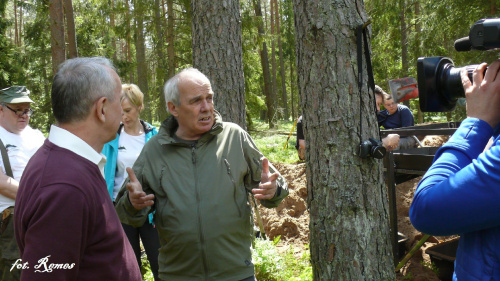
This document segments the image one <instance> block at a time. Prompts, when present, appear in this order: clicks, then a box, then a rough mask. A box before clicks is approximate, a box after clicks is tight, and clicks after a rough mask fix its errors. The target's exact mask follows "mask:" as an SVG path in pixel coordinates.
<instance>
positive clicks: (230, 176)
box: [224, 159, 241, 218]
mask: <svg viewBox="0 0 500 281" xmlns="http://www.w3.org/2000/svg"><path fill="white" fill-rule="evenodd" d="M224 163H225V164H226V169H227V174H228V175H229V178H230V179H231V182H232V183H233V187H234V190H233V201H234V204H235V205H236V209H237V210H238V215H239V216H240V218H241V210H240V207H239V206H238V202H237V201H236V188H237V186H236V182H235V181H234V178H233V175H232V174H231V167H230V166H229V162H228V161H227V159H224Z"/></svg>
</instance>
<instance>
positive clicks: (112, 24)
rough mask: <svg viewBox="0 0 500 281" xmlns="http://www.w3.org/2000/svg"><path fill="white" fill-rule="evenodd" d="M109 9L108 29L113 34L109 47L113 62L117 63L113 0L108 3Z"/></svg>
mask: <svg viewBox="0 0 500 281" xmlns="http://www.w3.org/2000/svg"><path fill="white" fill-rule="evenodd" d="M109 6H110V7H109V8H110V9H111V12H110V14H109V25H110V28H111V30H112V32H113V36H112V37H111V46H112V47H113V61H117V60H118V57H117V55H116V54H117V53H118V49H117V47H116V36H115V0H110V1H109Z"/></svg>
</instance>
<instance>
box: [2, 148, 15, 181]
mask: <svg viewBox="0 0 500 281" xmlns="http://www.w3.org/2000/svg"><path fill="white" fill-rule="evenodd" d="M0 152H1V153H2V160H3V166H4V168H5V173H7V176H9V177H11V178H14V175H13V174H12V169H11V167H10V161H9V155H7V149H6V148H5V145H4V144H3V142H2V140H1V139H0Z"/></svg>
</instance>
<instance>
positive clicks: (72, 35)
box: [63, 0, 78, 58]
mask: <svg viewBox="0 0 500 281" xmlns="http://www.w3.org/2000/svg"><path fill="white" fill-rule="evenodd" d="M63 1H64V13H65V15H66V25H67V29H68V30H67V33H68V48H69V53H68V57H69V58H76V57H78V51H77V48H76V46H77V45H76V31H75V18H74V16H73V1H72V0H63Z"/></svg>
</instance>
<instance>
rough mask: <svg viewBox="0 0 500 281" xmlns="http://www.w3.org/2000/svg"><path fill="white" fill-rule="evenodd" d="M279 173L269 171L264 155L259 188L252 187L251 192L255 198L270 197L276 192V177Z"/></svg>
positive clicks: (267, 161)
mask: <svg viewBox="0 0 500 281" xmlns="http://www.w3.org/2000/svg"><path fill="white" fill-rule="evenodd" d="M278 177H279V173H274V174H271V173H270V172H269V160H267V158H265V157H264V159H263V160H262V174H261V176H260V184H259V188H254V189H252V193H253V194H254V195H255V198H257V199H271V198H273V197H274V194H275V193H276V179H277V178H278Z"/></svg>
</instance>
